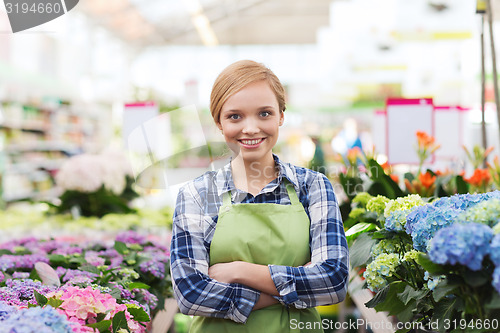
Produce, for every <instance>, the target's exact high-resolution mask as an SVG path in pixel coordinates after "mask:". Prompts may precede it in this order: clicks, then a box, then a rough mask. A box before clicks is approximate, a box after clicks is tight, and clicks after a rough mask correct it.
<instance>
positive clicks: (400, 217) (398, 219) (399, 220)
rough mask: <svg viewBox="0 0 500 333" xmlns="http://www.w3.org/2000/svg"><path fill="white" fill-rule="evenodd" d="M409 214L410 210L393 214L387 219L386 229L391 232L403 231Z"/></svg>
mask: <svg viewBox="0 0 500 333" xmlns="http://www.w3.org/2000/svg"><path fill="white" fill-rule="evenodd" d="M408 213H410V210H408V209H405V210H397V211H394V212H392V213H391V214H390V215H389V217H388V218H386V219H385V225H384V227H385V229H386V230H389V231H403V230H404V225H405V224H406V216H407V215H408Z"/></svg>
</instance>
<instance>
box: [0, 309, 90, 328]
mask: <svg viewBox="0 0 500 333" xmlns="http://www.w3.org/2000/svg"><path fill="white" fill-rule="evenodd" d="M74 328H75V327H74V325H73V324H72V323H70V322H69V321H68V320H67V318H66V316H64V315H62V314H60V313H58V312H57V311H56V310H55V309H54V308H52V307H50V306H48V307H44V308H41V307H34V308H29V309H22V310H18V309H17V308H15V307H13V306H8V305H6V304H4V303H2V302H0V333H13V332H16V333H24V332H26V333H28V332H41V333H69V332H74V331H75V330H74ZM92 331H93V330H92Z"/></svg>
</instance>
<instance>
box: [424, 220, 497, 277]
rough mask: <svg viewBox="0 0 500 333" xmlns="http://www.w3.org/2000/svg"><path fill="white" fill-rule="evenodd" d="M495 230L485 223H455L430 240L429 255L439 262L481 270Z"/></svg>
mask: <svg viewBox="0 0 500 333" xmlns="http://www.w3.org/2000/svg"><path fill="white" fill-rule="evenodd" d="M492 238H493V231H492V230H491V228H490V227H488V226H486V225H484V224H478V223H467V224H459V223H455V224H453V225H451V226H448V227H446V228H443V229H441V230H439V231H438V232H437V233H436V235H435V236H434V238H433V239H432V241H431V242H430V250H429V257H430V258H431V260H432V261H433V262H435V263H438V264H451V265H455V264H457V263H459V264H461V265H464V266H467V267H469V268H470V269H471V270H473V271H477V270H480V269H481V267H482V262H483V258H484V256H485V255H486V254H488V253H489V244H490V240H491V239H492Z"/></svg>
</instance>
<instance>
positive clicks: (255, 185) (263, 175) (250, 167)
mask: <svg viewBox="0 0 500 333" xmlns="http://www.w3.org/2000/svg"><path fill="white" fill-rule="evenodd" d="M231 169H232V174H233V181H234V185H235V186H236V187H237V188H239V189H241V190H244V191H246V192H249V193H252V194H253V195H256V194H257V193H259V192H260V190H262V188H264V186H266V185H267V184H268V183H269V182H270V181H271V180H273V179H275V178H276V177H277V174H278V172H277V170H276V165H275V163H274V158H273V156H272V154H269V155H268V156H266V158H265V159H263V160H261V161H250V162H249V161H245V160H244V159H243V158H242V156H241V155H237V156H236V157H234V158H233V160H232V161H231Z"/></svg>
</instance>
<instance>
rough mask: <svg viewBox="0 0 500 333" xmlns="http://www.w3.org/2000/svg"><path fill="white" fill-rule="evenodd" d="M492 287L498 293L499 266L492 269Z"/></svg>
mask: <svg viewBox="0 0 500 333" xmlns="http://www.w3.org/2000/svg"><path fill="white" fill-rule="evenodd" d="M493 288H495V289H496V291H497V292H498V293H499V294H500V267H497V268H495V270H494V271H493Z"/></svg>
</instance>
